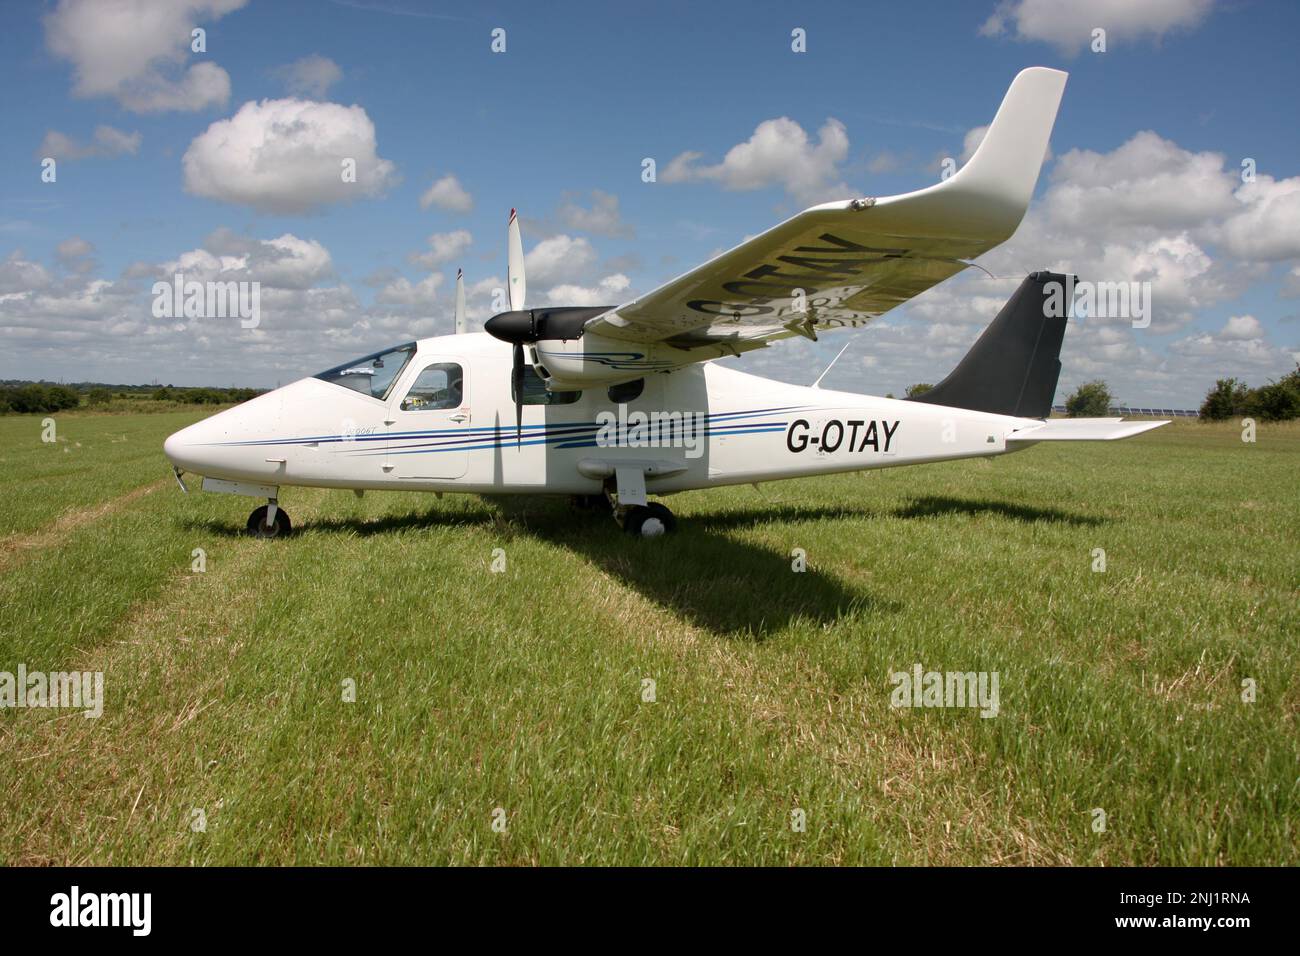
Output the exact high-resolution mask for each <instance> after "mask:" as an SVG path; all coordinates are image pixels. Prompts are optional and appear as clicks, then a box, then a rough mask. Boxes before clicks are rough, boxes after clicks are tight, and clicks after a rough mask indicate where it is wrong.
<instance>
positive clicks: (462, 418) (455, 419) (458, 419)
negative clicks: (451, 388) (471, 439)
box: [447, 414, 469, 422]
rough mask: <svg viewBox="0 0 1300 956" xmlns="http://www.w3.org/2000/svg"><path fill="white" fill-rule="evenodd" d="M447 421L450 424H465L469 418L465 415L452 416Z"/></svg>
mask: <svg viewBox="0 0 1300 956" xmlns="http://www.w3.org/2000/svg"><path fill="white" fill-rule="evenodd" d="M447 420H448V421H450V422H467V421H469V416H468V415H465V414H460V415H452V416H451V418H449V419H447Z"/></svg>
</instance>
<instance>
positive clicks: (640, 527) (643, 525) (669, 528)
mask: <svg viewBox="0 0 1300 956" xmlns="http://www.w3.org/2000/svg"><path fill="white" fill-rule="evenodd" d="M623 530H624V531H626V532H627V533H628V534H630V535H633V536H635V537H638V538H657V537H659V536H660V535H665V534H672V533H673V532H674V531H676V530H677V518H676V517H675V516H674V515H673V513H672V512H671V511H669V510H668V509H667V508H666V507H665V506H664V505H661V504H660V503H659V502H657V501H651V502H650V503H649V504H645V505H633V506H632V507H630V508H628V509H627V512H626V513H625V514H624V515H623Z"/></svg>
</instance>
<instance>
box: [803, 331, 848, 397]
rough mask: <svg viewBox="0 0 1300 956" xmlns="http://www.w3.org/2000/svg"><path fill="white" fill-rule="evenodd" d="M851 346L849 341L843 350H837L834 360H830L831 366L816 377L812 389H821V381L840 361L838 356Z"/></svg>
mask: <svg viewBox="0 0 1300 956" xmlns="http://www.w3.org/2000/svg"><path fill="white" fill-rule="evenodd" d="M852 344H853V340H852V339H849V340H848V341H847V342H845V343H844V348H842V349H840V350H839V352H838V353H837V354H836V356H835V358H833V359H831V364H830V365H827V366H826V369H825V371H823V372H822V373H821V374H820V375H818V376H817V381H815V382H813V383H812V387H813V388H821V387H822V379H824V378H825V377H826V373H827V372H829V371H830V370H831V369H833V368H834V367H835V363H836V362H838V361H839V360H840V356H841V355H843V354H844V353H845V352H847V351H848V350H849V346H850V345H852Z"/></svg>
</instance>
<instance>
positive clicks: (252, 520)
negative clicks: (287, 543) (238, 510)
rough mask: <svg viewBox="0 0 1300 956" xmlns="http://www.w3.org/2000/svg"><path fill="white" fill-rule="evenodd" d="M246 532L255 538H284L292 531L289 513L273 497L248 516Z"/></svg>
mask: <svg viewBox="0 0 1300 956" xmlns="http://www.w3.org/2000/svg"><path fill="white" fill-rule="evenodd" d="M248 533H249V534H251V535H252V536H253V537H255V538H285V537H288V536H289V535H290V534H292V533H293V524H292V523H291V522H290V521H289V515H288V513H287V512H285V511H284V509H282V508H281V507H280V506H279V505H278V504H277V503H276V500H275V499H274V498H272V499H271V501H270V504H265V505H262V507H260V508H256V509H254V511H253V513H252V514H251V515H249V516H248Z"/></svg>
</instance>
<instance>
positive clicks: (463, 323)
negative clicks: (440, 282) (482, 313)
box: [456, 269, 469, 335]
mask: <svg viewBox="0 0 1300 956" xmlns="http://www.w3.org/2000/svg"><path fill="white" fill-rule="evenodd" d="M468 331H469V322H468V320H467V319H466V318H465V273H464V270H462V269H457V270H456V334H457V335H464V334H465V333H466V332H468Z"/></svg>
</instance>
